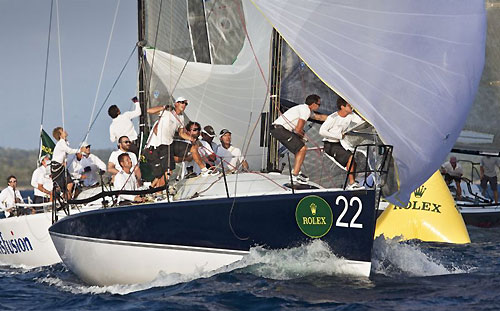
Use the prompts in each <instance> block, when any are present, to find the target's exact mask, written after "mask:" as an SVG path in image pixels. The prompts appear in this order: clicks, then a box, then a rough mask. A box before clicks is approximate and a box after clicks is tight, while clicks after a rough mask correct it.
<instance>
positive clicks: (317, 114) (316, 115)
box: [311, 113, 328, 121]
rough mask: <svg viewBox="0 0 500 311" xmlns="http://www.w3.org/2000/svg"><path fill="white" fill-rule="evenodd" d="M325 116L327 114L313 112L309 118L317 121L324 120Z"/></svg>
mask: <svg viewBox="0 0 500 311" xmlns="http://www.w3.org/2000/svg"><path fill="white" fill-rule="evenodd" d="M327 117H328V115H327V114H321V113H315V114H314V115H313V116H312V117H311V118H312V119H314V120H318V121H325V120H326V118H327Z"/></svg>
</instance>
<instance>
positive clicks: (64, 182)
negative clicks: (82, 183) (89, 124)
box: [50, 127, 83, 200]
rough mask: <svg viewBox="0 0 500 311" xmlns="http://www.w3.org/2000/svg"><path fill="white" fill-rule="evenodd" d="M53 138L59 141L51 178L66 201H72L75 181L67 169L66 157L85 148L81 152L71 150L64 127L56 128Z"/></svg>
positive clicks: (52, 162)
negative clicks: (63, 194)
mask: <svg viewBox="0 0 500 311" xmlns="http://www.w3.org/2000/svg"><path fill="white" fill-rule="evenodd" d="M52 136H54V138H55V139H56V140H57V143H56V146H55V147H54V154H53V155H52V161H51V163H50V172H51V178H52V181H53V182H54V183H55V184H56V185H57V186H58V187H59V188H60V189H61V191H62V192H63V193H65V197H66V199H68V200H69V199H71V193H72V191H73V181H72V180H71V176H70V175H69V173H68V170H67V169H66V157H67V155H68V154H74V153H78V152H82V151H83V147H82V148H80V150H78V149H72V148H70V147H69V144H68V142H67V141H66V138H67V137H68V132H66V131H65V130H64V129H63V128H62V127H56V128H55V129H54V130H53V131H52ZM64 190H66V191H64Z"/></svg>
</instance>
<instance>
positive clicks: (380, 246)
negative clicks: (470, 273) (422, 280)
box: [372, 235, 467, 276]
mask: <svg viewBox="0 0 500 311" xmlns="http://www.w3.org/2000/svg"><path fill="white" fill-rule="evenodd" d="M372 272H376V273H380V274H384V275H389V276H390V275H395V274H406V275H409V276H432V275H443V274H453V273H466V272H467V269H465V268H460V267H457V266H455V265H454V264H451V267H446V266H445V265H443V263H442V262H441V261H440V260H439V259H437V258H434V257H433V256H431V255H428V254H426V253H424V252H423V251H422V250H421V249H420V248H419V247H418V245H416V244H409V243H401V241H400V238H399V237H396V238H393V239H385V238H384V237H383V235H382V236H379V237H377V238H376V239H375V242H374V244H373V252H372Z"/></svg>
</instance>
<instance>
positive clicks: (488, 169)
mask: <svg viewBox="0 0 500 311" xmlns="http://www.w3.org/2000/svg"><path fill="white" fill-rule="evenodd" d="M497 166H498V167H500V159H499V158H493V157H490V156H485V157H483V158H482V159H481V166H480V167H479V171H480V175H481V176H480V177H481V188H483V193H486V188H487V187H488V183H490V187H491V190H492V191H493V197H494V198H495V203H498V184H497V171H496V168H497Z"/></svg>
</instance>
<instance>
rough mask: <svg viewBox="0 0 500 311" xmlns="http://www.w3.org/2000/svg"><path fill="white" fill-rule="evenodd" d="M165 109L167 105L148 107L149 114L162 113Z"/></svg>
mask: <svg viewBox="0 0 500 311" xmlns="http://www.w3.org/2000/svg"><path fill="white" fill-rule="evenodd" d="M163 110H165V106H156V107H151V108H148V110H147V111H148V113H149V114H157V113H160V112H161V111H163Z"/></svg>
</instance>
